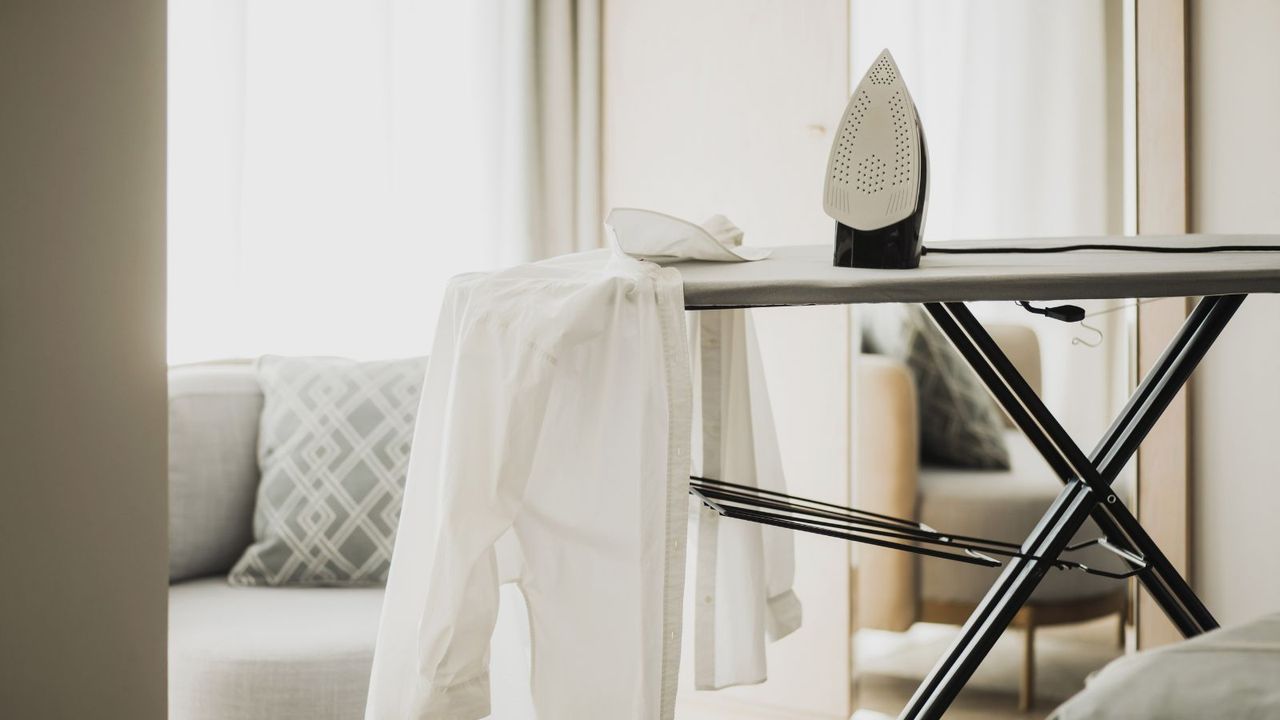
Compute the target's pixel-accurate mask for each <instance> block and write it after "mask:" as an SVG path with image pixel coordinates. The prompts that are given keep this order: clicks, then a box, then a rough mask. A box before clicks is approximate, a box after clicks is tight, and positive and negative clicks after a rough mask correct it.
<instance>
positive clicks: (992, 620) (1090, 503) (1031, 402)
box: [901, 295, 1245, 718]
mask: <svg viewBox="0 0 1280 720" xmlns="http://www.w3.org/2000/svg"><path fill="white" fill-rule="evenodd" d="M1244 297H1245V296H1243V295H1231V296H1223V297H1210V298H1205V299H1204V300H1202V301H1201V302H1200V303H1199V304H1198V305H1197V306H1196V308H1195V310H1194V311H1193V312H1192V314H1191V316H1190V317H1188V318H1187V321H1186V323H1185V324H1184V325H1183V327H1182V329H1181V330H1180V331H1179V332H1178V335H1177V336H1176V337H1175V338H1174V340H1173V342H1172V343H1170V345H1169V348H1168V349H1167V350H1166V351H1165V353H1164V354H1163V355H1162V356H1161V358H1160V359H1159V361H1157V363H1156V365H1155V367H1153V368H1152V370H1151V372H1150V373H1149V374H1148V376H1147V377H1146V378H1145V379H1144V380H1143V382H1142V384H1141V385H1140V386H1139V387H1138V389H1137V391H1136V392H1135V393H1134V395H1133V397H1132V398H1131V399H1130V401H1129V402H1128V403H1127V404H1126V406H1125V408H1124V410H1123V411H1122V412H1121V414H1120V417H1119V418H1118V419H1117V420H1116V422H1115V423H1114V424H1113V425H1112V426H1111V428H1110V429H1109V430H1108V431H1107V433H1106V435H1105V436H1104V437H1103V439H1102V441H1101V442H1099V444H1098V447H1097V448H1096V449H1095V450H1094V452H1093V453H1092V456H1090V457H1086V456H1085V454H1084V452H1083V451H1082V450H1081V449H1080V448H1079V446H1078V445H1076V443H1075V442H1074V441H1073V440H1072V439H1071V437H1070V436H1069V435H1068V434H1067V433H1066V431H1065V430H1064V429H1063V428H1062V426H1061V425H1060V424H1059V423H1058V422H1057V420H1056V419H1055V418H1054V417H1053V415H1052V414H1051V413H1050V412H1049V410H1048V408H1046V407H1045V406H1044V403H1043V402H1041V401H1040V398H1039V397H1037V396H1036V394H1035V393H1034V392H1033V391H1032V390H1031V388H1030V386H1029V385H1027V383H1026V381H1025V380H1024V379H1023V378H1022V376H1021V375H1020V374H1018V372H1017V370H1016V369H1015V368H1014V367H1013V364H1012V363H1011V362H1010V361H1009V359H1008V358H1007V357H1005V355H1004V353H1003V352H1002V351H1001V350H1000V348H999V347H998V346H997V345H996V343H995V341H994V340H992V339H991V336H990V335H988V334H987V332H986V331H985V330H984V329H983V328H982V326H981V325H980V324H979V323H978V321H977V320H976V319H975V318H974V317H973V315H972V313H970V312H969V309H968V308H967V307H966V306H965V305H964V304H963V303H928V304H926V305H925V308H926V309H927V310H928V311H929V313H930V315H932V316H933V318H934V320H935V321H936V322H937V323H938V326H939V327H940V328H941V329H942V331H943V332H944V333H945V334H946V335H947V337H948V338H949V339H950V340H951V342H952V344H953V345H955V347H956V349H957V350H958V351H959V352H960V353H961V355H963V356H964V357H965V359H966V360H967V361H968V362H969V364H970V365H971V366H972V367H973V369H974V370H975V371H976V372H977V373H978V376H979V377H980V378H981V379H982V381H983V383H984V384H986V386H987V387H988V389H990V390H991V392H992V394H993V395H994V396H995V398H996V400H997V401H998V402H999V403H1000V405H1001V406H1002V407H1003V408H1004V409H1005V411H1006V412H1008V413H1009V415H1010V417H1011V418H1013V420H1014V422H1015V424H1017V425H1018V427H1019V428H1020V429H1021V430H1022V431H1023V432H1024V433H1025V434H1026V435H1027V437H1028V438H1029V439H1030V440H1031V442H1032V443H1033V444H1034V445H1035V446H1036V448H1037V449H1038V450H1039V451H1040V453H1041V454H1042V455H1043V456H1044V457H1045V460H1047V461H1048V462H1049V464H1050V465H1051V466H1052V467H1053V468H1054V470H1055V472H1057V474H1058V475H1059V477H1061V478H1062V479H1063V481H1064V482H1065V483H1066V486H1065V487H1064V488H1063V491H1062V493H1061V494H1060V495H1059V496H1058V498H1057V499H1056V500H1055V501H1054V503H1053V505H1051V506H1050V508H1049V510H1048V511H1047V512H1046V513H1045V515H1044V517H1042V518H1041V520H1040V523H1039V524H1038V525H1037V526H1036V528H1035V529H1034V530H1033V531H1032V533H1031V535H1030V536H1028V538H1027V540H1026V541H1025V542H1024V544H1023V546H1022V551H1023V553H1024V554H1026V555H1028V556H1030V557H1025V558H1018V559H1015V560H1013V561H1011V562H1010V563H1009V565H1008V566H1007V567H1006V569H1005V571H1004V572H1003V573H1001V575H1000V577H999V579H998V580H997V581H996V583H995V584H994V585H993V586H992V587H991V590H990V591H989V592H988V593H987V595H986V597H985V598H983V600H982V602H981V603H980V604H979V606H978V608H977V609H976V610H975V611H974V613H973V615H971V616H970V618H969V620H968V622H967V623H966V624H965V626H964V628H963V629H962V630H961V633H960V636H959V637H958V638H957V639H956V641H955V643H954V644H953V645H952V647H951V648H950V649H948V651H947V653H946V654H945V655H944V656H943V658H942V659H941V660H940V661H939V662H938V664H937V665H936V666H935V667H934V669H933V671H932V672H931V673H930V674H929V677H928V678H926V679H925V681H924V682H923V683H922V684H921V685H920V687H919V689H917V690H916V693H915V695H914V696H913V697H912V698H911V701H910V703H908V705H907V707H906V708H905V709H904V710H903V712H902V716H901V717H903V718H940V717H942V715H943V713H944V712H946V709H947V707H948V706H949V705H950V704H951V701H952V700H954V699H955V696H956V694H958V693H959V692H960V689H961V688H962V687H964V684H965V683H966V682H967V681H968V679H969V677H970V676H971V675H972V674H973V672H974V670H976V669H977V667H978V664H979V663H981V662H982V659H983V658H984V657H985V656H986V654H987V652H988V651H990V649H991V647H992V645H994V644H995V642H996V640H997V639H999V637H1000V635H1001V633H1003V632H1004V630H1005V628H1006V627H1008V624H1009V622H1010V621H1011V620H1012V619H1013V616H1014V614H1015V613H1017V611H1018V610H1019V609H1020V608H1021V607H1022V605H1023V603H1025V602H1026V601H1027V599H1028V598H1029V597H1030V596H1031V593H1032V592H1033V591H1034V590H1035V588H1036V585H1037V584H1038V583H1039V581H1040V578H1041V577H1043V576H1044V574H1045V573H1046V572H1047V571H1048V570H1049V568H1050V567H1052V561H1053V560H1054V559H1055V558H1057V557H1058V555H1059V554H1061V552H1062V550H1063V548H1065V547H1066V545H1067V543H1069V542H1070V540H1071V538H1072V537H1073V536H1074V535H1075V533H1076V532H1077V531H1078V530H1079V529H1080V526H1081V525H1082V524H1083V523H1084V520H1085V518H1087V517H1089V516H1090V515H1092V516H1093V517H1094V520H1095V521H1096V522H1097V523H1098V525H1099V527H1100V528H1101V529H1102V531H1103V532H1104V533H1105V534H1106V535H1107V537H1108V538H1109V539H1110V540H1111V541H1112V542H1115V543H1118V544H1121V545H1124V546H1125V547H1126V548H1128V549H1129V550H1131V551H1132V552H1134V553H1135V554H1137V555H1139V556H1141V557H1142V558H1143V559H1144V560H1145V561H1146V569H1145V570H1143V572H1142V573H1141V574H1140V575H1139V578H1140V579H1141V581H1142V583H1143V585H1144V586H1145V587H1146V588H1147V590H1148V591H1149V592H1150V593H1151V594H1152V596H1153V598H1154V599H1155V600H1156V602H1157V603H1158V604H1159V605H1160V607H1161V608H1162V609H1163V610H1164V611H1165V612H1166V613H1167V614H1168V615H1169V617H1170V618H1171V619H1172V620H1173V621H1174V623H1175V624H1176V625H1177V626H1178V628H1179V629H1180V630H1181V631H1182V633H1183V634H1184V635H1194V634H1197V633H1200V632H1203V631H1205V630H1208V629H1212V628H1214V627H1217V623H1216V621H1214V619H1213V616H1212V615H1211V614H1210V613H1209V611H1208V610H1207V609H1206V608H1205V607H1204V604H1203V603H1201V602H1200V600H1199V598H1197V597H1196V595H1195V593H1194V592H1193V591H1192V590H1191V588H1190V586H1189V585H1188V584H1187V582H1186V580H1185V579H1183V578H1182V577H1181V575H1179V574H1178V572H1177V570H1176V569H1175V568H1174V567H1173V565H1172V564H1171V563H1170V562H1169V560H1168V559H1167V558H1166V557H1165V556H1164V554H1163V553H1161V551H1160V549H1159V547H1157V546H1156V544H1155V542H1154V541H1153V540H1152V539H1151V537H1150V536H1149V535H1147V533H1146V531H1144V530H1143V529H1142V527H1141V526H1140V525H1139V524H1138V522H1137V520H1136V519H1135V518H1134V517H1133V515H1132V514H1131V513H1130V512H1129V510H1128V509H1127V508H1126V507H1125V506H1124V504H1123V503H1121V502H1120V501H1119V500H1118V499H1117V498H1116V496H1115V495H1114V494H1113V493H1111V491H1110V485H1111V482H1112V481H1113V480H1114V479H1115V477H1116V475H1117V474H1118V473H1119V472H1120V469H1121V468H1122V467H1123V466H1124V464H1125V463H1126V462H1128V460H1129V458H1130V456H1132V454H1133V452H1134V451H1135V450H1136V449H1137V447H1138V445H1139V444H1140V443H1141V442H1142V439H1143V438H1144V437H1145V436H1146V434H1147V433H1148V432H1149V431H1150V429H1151V427H1152V426H1153V425H1154V424H1155V421H1156V420H1157V419H1158V418H1159V416H1160V414H1161V413H1162V412H1163V411H1164V409H1165V408H1166V407H1167V406H1168V404H1169V402H1170V401H1172V399H1173V397H1174V395H1176V394H1177V392H1178V390H1179V389H1180V388H1181V387H1182V386H1183V385H1184V384H1185V383H1186V380H1187V378H1188V377H1190V375H1191V372H1192V371H1193V370H1194V369H1195V366H1196V364H1197V363H1199V361H1200V359H1201V358H1203V357H1204V354H1205V352H1207V351H1208V349H1209V347H1210V346H1212V344H1213V342H1214V340H1216V339H1217V337H1218V335H1219V334H1220V333H1221V332H1222V329H1223V327H1225V326H1226V323H1227V322H1228V321H1229V320H1230V319H1231V317H1232V315H1234V313H1235V311H1236V309H1237V308H1239V306H1240V303H1241V302H1243V301H1244Z"/></svg>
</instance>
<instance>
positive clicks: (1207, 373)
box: [1190, 0, 1280, 623]
mask: <svg viewBox="0 0 1280 720" xmlns="http://www.w3.org/2000/svg"><path fill="white" fill-rule="evenodd" d="M1190 9H1191V14H1190V22H1191V35H1190V40H1191V63H1190V65H1191V174H1192V192H1191V208H1192V226H1193V229H1194V230H1195V231H1197V232H1238V233H1251V232H1266V233H1280V200H1278V198H1277V193H1278V192H1280V180H1277V177H1278V176H1277V170H1278V169H1280V136H1278V135H1277V128H1280V81H1278V80H1277V78H1276V70H1277V68H1280V43H1277V39H1278V38H1280V3H1276V2H1272V1H1271V0H1212V2H1210V1H1209V0H1192V2H1191V5H1190ZM1192 430H1193V433H1194V441H1193V443H1192V448H1191V454H1192V463H1193V469H1194V490H1193V494H1194V505H1193V511H1192V553H1193V555H1192V568H1193V570H1192V572H1193V577H1192V582H1193V584H1194V585H1195V587H1196V589H1197V591H1198V592H1200V593H1201V597H1202V598H1203V599H1204V601H1205V602H1206V603H1207V604H1208V606H1209V609H1210V610H1212V611H1213V612H1214V614H1215V615H1216V616H1217V618H1218V620H1219V621H1220V622H1223V623H1233V622H1239V621H1242V620H1246V619H1249V618H1251V617H1254V616H1257V615H1259V614H1261V613H1265V612H1275V611H1280V556H1277V554H1276V551H1275V549H1276V527H1277V525H1280V442H1277V436H1278V435H1280V298H1277V297H1275V296H1268V295H1255V296H1252V297H1250V298H1249V299H1248V300H1246V301H1245V303H1244V305H1243V307H1241V309H1240V312H1239V314H1238V315H1237V317H1236V318H1235V320H1234V321H1233V322H1232V324H1231V325H1230V326H1228V328H1227V330H1226V331H1225V332H1224V333H1223V336H1222V338H1221V339H1220V340H1219V342H1218V344H1217V345H1216V346H1215V347H1214V349H1213V351H1212V352H1211V353H1210V354H1209V356H1208V357H1206V358H1205V360H1204V363H1203V365H1202V366H1201V368H1200V370H1199V372H1197V374H1196V376H1195V380H1194V385H1193V387H1192Z"/></svg>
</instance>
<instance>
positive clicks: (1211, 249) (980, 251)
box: [923, 243, 1280, 255]
mask: <svg viewBox="0 0 1280 720" xmlns="http://www.w3.org/2000/svg"><path fill="white" fill-rule="evenodd" d="M1078 250H1120V251H1123V252H1148V253H1170V254H1176V253H1215V252H1280V245H1200V246H1194V245H1187V246H1180V247H1169V246H1167V245H1115V244H1108V243H1082V244H1079V245H1056V246H1053V247H1016V246H1009V247H1003V246H999V245H996V246H991V247H972V248H948V247H934V246H930V245H926V246H925V247H924V250H923V254H925V255H928V254H930V253H937V254H938V255H997V254H1010V253H1021V254H1043V253H1060V252H1076V251H1078Z"/></svg>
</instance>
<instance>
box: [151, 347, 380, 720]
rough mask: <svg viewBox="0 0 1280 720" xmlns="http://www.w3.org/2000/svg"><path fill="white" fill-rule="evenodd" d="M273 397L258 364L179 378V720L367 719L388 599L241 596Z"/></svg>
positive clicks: (175, 519) (344, 592) (175, 710)
mask: <svg viewBox="0 0 1280 720" xmlns="http://www.w3.org/2000/svg"><path fill="white" fill-rule="evenodd" d="M261 409H262V394H261V392H260V391H259V389H258V382H257V379H256V377H255V375H254V371H253V366H252V364H251V363H248V362H228V363H208V364H199V365H188V366H180V367H175V368H173V369H172V370H171V371H170V373H169V492H170V502H169V548H170V550H169V581H170V588H169V717H170V719H171V720H295V719H296V720H353V719H355V718H361V717H363V715H364V703H365V695H366V693H367V690H368V683H369V669H370V667H371V665H372V662H373V646H374V640H375V638H376V636H377V623H378V615H379V613H380V611H381V607H382V590H381V589H369V588H360V589H342V588H241V587H232V586H230V585H228V584H227V582H226V574H227V571H228V570H229V569H230V568H231V565H232V564H233V563H235V561H236V560H237V559H238V558H239V557H240V553H241V552H242V551H243V550H244V549H245V547H247V546H248V545H249V543H250V541H251V539H252V526H253V507H254V495H255V493H256V491H257V486H258V467H257V457H256V450H257V438H258V415H259V413H260V412H261Z"/></svg>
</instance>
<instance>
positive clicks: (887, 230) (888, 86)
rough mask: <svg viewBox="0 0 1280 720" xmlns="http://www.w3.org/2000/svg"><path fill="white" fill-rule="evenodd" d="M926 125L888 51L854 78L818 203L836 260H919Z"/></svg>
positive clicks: (886, 263)
mask: <svg viewBox="0 0 1280 720" xmlns="http://www.w3.org/2000/svg"><path fill="white" fill-rule="evenodd" d="M928 164H929V163H928V157H927V154H926V151H925V141H924V129H923V128H922V127H921V126H920V118H919V116H918V115H917V114H916V106H915V103H914V102H912V101H911V94H910V93H908V92H907V86H906V85H905V84H904V83H903V82H902V74H901V73H899V72H898V66H897V65H896V64H894V62H893V56H892V55H890V54H889V51H888V50H884V51H883V52H881V53H880V56H879V57H877V58H876V61H875V62H874V63H872V64H871V68H870V69H869V70H867V74H866V75H865V76H864V77H863V78H862V82H860V83H858V87H857V89H855V90H854V92H853V97H852V98H850V99H849V105H848V107H846V108H845V110H844V117H843V118H841V120H840V128H839V130H838V131H837V132H836V137H835V141H834V142H832V143H831V156H830V158H829V159H828V160H827V176H826V187H825V188H824V190H823V197H822V209H823V210H825V211H826V213H827V215H830V216H831V217H833V218H835V220H836V251H835V262H834V264H835V265H836V266H838V267H863V268H914V267H919V265H920V255H921V252H922V248H923V244H922V241H921V235H920V231H921V229H922V227H923V226H924V213H925V205H926V204H927V202H928V197H929V182H928Z"/></svg>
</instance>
